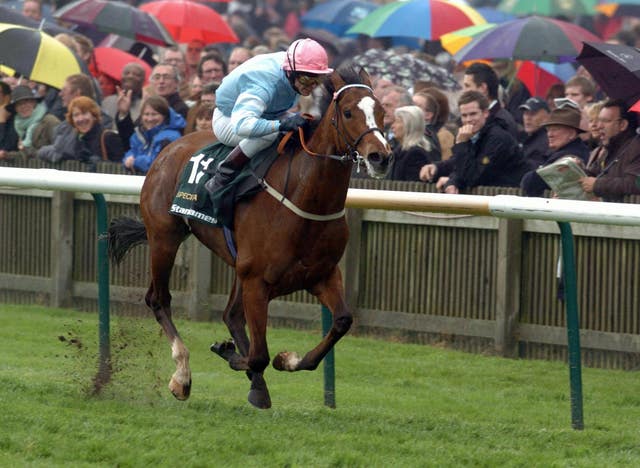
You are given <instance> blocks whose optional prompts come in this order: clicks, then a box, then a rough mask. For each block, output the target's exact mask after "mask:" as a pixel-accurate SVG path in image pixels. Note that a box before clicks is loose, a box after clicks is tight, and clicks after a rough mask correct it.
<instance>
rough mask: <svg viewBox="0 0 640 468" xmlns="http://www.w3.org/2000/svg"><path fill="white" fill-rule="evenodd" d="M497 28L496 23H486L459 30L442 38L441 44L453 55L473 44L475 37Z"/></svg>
mask: <svg viewBox="0 0 640 468" xmlns="http://www.w3.org/2000/svg"><path fill="white" fill-rule="evenodd" d="M495 26H496V25H495V24H494V23H484V24H476V25H474V26H469V27H468V28H462V29H458V30H457V31H451V32H449V33H447V34H445V35H443V36H441V37H440V43H441V44H442V47H443V48H444V50H446V51H447V52H449V53H450V54H451V55H453V54H455V53H456V52H458V51H459V50H460V49H462V48H463V47H464V46H466V45H467V44H468V43H469V42H471V40H472V39H473V38H474V37H477V36H479V35H480V34H482V33H483V32H485V31H488V30H489V29H492V28H494V27H495Z"/></svg>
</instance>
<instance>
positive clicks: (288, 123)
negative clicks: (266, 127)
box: [280, 114, 309, 132]
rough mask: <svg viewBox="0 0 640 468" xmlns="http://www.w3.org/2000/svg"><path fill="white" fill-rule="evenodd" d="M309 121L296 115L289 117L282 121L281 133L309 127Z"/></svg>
mask: <svg viewBox="0 0 640 468" xmlns="http://www.w3.org/2000/svg"><path fill="white" fill-rule="evenodd" d="M308 122H309V121H308V120H307V119H305V118H304V117H302V116H301V115H300V114H294V115H292V116H291V117H287V118H285V119H282V120H281V121H280V131H281V132H289V131H295V130H298V128H300V127H304V126H305V125H307V123H308Z"/></svg>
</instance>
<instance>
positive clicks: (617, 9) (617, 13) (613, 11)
mask: <svg viewBox="0 0 640 468" xmlns="http://www.w3.org/2000/svg"><path fill="white" fill-rule="evenodd" d="M595 9H596V10H598V11H599V12H600V13H603V14H605V15H607V16H608V17H609V18H619V17H622V16H640V0H626V1H624V2H606V3H605V2H602V3H600V4H599V5H596V7H595Z"/></svg>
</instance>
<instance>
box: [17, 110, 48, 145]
mask: <svg viewBox="0 0 640 468" xmlns="http://www.w3.org/2000/svg"><path fill="white" fill-rule="evenodd" d="M46 113H47V106H46V105H45V104H44V103H43V102H41V103H39V104H38V105H37V106H36V107H35V108H34V109H33V112H32V113H31V115H30V116H29V117H26V118H25V117H20V115H18V114H17V113H16V116H15V119H14V126H15V129H16V133H17V134H18V136H19V137H20V140H21V141H22V145H23V146H24V147H25V148H30V147H31V137H32V136H33V130H34V129H35V128H36V126H37V125H38V124H39V123H40V121H41V120H42V119H43V118H44V116H45V115H46Z"/></svg>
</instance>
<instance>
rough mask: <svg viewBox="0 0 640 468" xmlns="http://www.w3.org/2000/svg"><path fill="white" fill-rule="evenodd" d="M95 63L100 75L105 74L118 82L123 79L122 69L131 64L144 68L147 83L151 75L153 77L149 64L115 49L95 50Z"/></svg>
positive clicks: (103, 48) (101, 48)
mask: <svg viewBox="0 0 640 468" xmlns="http://www.w3.org/2000/svg"><path fill="white" fill-rule="evenodd" d="M93 61H94V64H95V69H96V71H97V72H98V73H104V74H105V75H107V76H110V77H111V78H113V79H114V80H117V81H120V80H121V79H122V69H123V68H124V67H125V65H127V64H129V63H131V62H135V63H137V64H139V65H141V66H142V68H144V79H145V82H147V81H148V80H149V75H151V66H150V65H149V64H148V63H147V62H145V61H144V60H142V59H141V58H138V57H136V56H135V55H132V54H130V53H128V52H125V51H124V50H120V49H116V48H115V47H96V48H95V49H93Z"/></svg>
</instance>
